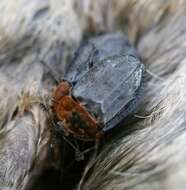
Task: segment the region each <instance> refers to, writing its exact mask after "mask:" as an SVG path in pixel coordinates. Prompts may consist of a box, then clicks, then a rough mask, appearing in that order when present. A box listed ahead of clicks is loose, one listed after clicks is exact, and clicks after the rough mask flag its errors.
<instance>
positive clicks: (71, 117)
mask: <svg viewBox="0 0 186 190" xmlns="http://www.w3.org/2000/svg"><path fill="white" fill-rule="evenodd" d="M71 88H72V87H71V85H70V84H69V83H68V82H66V81H65V82H61V83H60V84H59V85H58V86H57V88H56V90H55V92H54V95H53V99H54V101H53V111H54V112H55V114H56V116H57V118H58V119H59V120H60V121H62V123H63V125H64V130H66V132H68V133H70V134H72V135H73V136H74V137H75V138H77V139H79V140H82V141H98V140H99V139H98V138H100V136H101V126H100V124H99V123H98V122H97V121H96V119H95V118H94V117H93V116H91V114H90V113H89V112H88V111H87V110H86V108H85V107H84V106H82V105H81V103H80V102H78V101H76V100H74V99H73V98H72V97H71V96H70V91H71Z"/></svg>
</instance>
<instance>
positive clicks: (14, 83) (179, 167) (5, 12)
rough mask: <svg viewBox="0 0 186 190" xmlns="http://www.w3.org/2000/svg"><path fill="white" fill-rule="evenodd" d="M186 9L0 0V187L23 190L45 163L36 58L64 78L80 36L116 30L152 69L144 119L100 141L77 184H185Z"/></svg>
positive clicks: (44, 85)
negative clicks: (126, 35) (125, 37)
mask: <svg viewBox="0 0 186 190" xmlns="http://www.w3.org/2000/svg"><path fill="white" fill-rule="evenodd" d="M185 8H186V1H185V0H170V1H166V0H157V1H153V0H148V1H147V0H117V1H114V0H111V1H109V0H94V1H91V0H80V1H76V0H46V1H42V0H41V1H38V0H37V1H36V0H31V1H26V0H17V1H11V0H1V1H0V20H1V22H0V189H2V190H22V189H25V188H26V187H27V186H28V185H29V184H30V182H31V180H32V179H33V178H34V176H37V175H38V174H39V173H40V172H41V171H42V170H43V169H44V168H46V167H47V166H48V165H50V164H51V163H50V161H49V160H48V147H49V145H50V138H51V134H50V130H49V129H50V128H49V127H50V126H49V125H48V123H47V122H46V118H47V112H46V111H44V110H43V108H42V105H41V103H43V102H44V99H45V97H48V96H49V95H50V92H51V89H52V87H53V86H54V83H53V79H52V78H51V75H50V73H49V72H48V69H47V68H44V66H43V65H42V64H40V62H39V60H44V61H45V62H47V64H49V66H51V67H52V68H54V70H56V69H57V70H58V71H59V72H60V73H61V76H62V75H63V73H64V72H65V68H66V66H67V64H68V60H69V59H68V58H69V57H71V55H72V54H73V52H74V50H75V48H76V47H77V46H78V45H79V43H80V40H81V38H82V35H83V34H85V33H88V32H91V33H95V32H101V31H108V32H113V31H118V30H121V31H123V32H125V33H127V34H128V36H129V38H130V40H131V41H133V42H135V44H136V46H137V48H138V51H139V53H140V56H141V57H142V59H143V61H144V63H145V65H146V68H147V72H148V73H149V76H150V77H149V80H148V83H147V85H146V89H145V94H144V101H143V106H142V108H141V111H140V112H139V113H138V114H137V115H136V117H138V118H139V117H140V118H144V119H139V121H138V122H137V123H135V124H133V125H131V128H135V129H137V130H135V131H134V132H132V133H130V134H128V135H127V136H126V131H125V130H123V132H122V134H120V135H119V136H116V137H115V138H114V139H113V140H112V141H111V142H110V143H108V144H106V145H105V146H104V147H103V150H102V151H101V153H100V154H99V156H98V157H97V158H96V159H94V160H92V161H90V164H89V165H88V166H87V169H86V171H85V173H84V176H83V178H82V179H81V181H80V184H79V189H86V190H87V189H96V190H104V189H107V190H111V189H119V190H120V189H121V190H123V189H126V190H128V189H131V190H140V189H143V190H149V189H153V190H154V189H155V190H156V189H157V190H159V189H167V190H168V189H169V190H178V189H179V190H182V189H186V169H185V168H186V167H185V165H186V161H185V158H186V150H185V146H186V137H185V136H186V133H185V131H186V122H185V118H186V100H185V92H186V74H185V73H186V60H185V52H186V51H185V50H186V48H185V47H186V46H185V39H186V33H185V29H186V23H185V20H186V12H185ZM90 168H91V170H90ZM88 171H89V176H88V177H86V174H87V172H88ZM85 177H86V178H85Z"/></svg>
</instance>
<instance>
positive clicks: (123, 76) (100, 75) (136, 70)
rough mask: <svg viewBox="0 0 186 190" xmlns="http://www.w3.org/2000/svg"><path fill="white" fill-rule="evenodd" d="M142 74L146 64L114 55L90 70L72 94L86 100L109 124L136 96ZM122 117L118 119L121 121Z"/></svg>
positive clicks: (127, 56)
mask: <svg viewBox="0 0 186 190" xmlns="http://www.w3.org/2000/svg"><path fill="white" fill-rule="evenodd" d="M142 75H143V66H142V65H141V64H140V62H139V60H138V59H136V58H135V57H133V56H131V55H123V56H122V55H120V56H113V57H110V58H107V59H106V60H104V61H101V63H99V64H97V65H96V66H94V67H93V68H92V69H91V70H90V71H89V72H87V73H86V74H85V75H84V76H83V77H82V78H81V80H79V81H78V83H77V84H76V85H75V86H74V88H73V91H72V93H73V95H74V96H75V97H76V98H78V99H79V100H82V101H84V102H86V103H87V105H86V106H87V107H88V108H89V110H90V111H91V112H92V113H94V114H96V115H100V116H102V118H101V119H102V120H103V121H102V122H104V124H105V125H107V124H108V123H110V122H111V121H112V120H113V119H114V118H115V117H120V115H119V113H120V111H121V110H123V108H125V107H126V106H127V105H128V103H129V102H131V101H132V100H133V99H135V98H136V93H137V91H138V89H139V87H140V85H141V80H142ZM92 105H94V108H93V106H92ZM96 105H97V107H96V108H95V106H96ZM91 107H92V109H91ZM96 111H97V112H98V113H95V112H96ZM123 111H124V110H123ZM120 114H121V113H120ZM126 114H128V113H126ZM123 117H124V115H123ZM121 119H122V118H121ZM121 119H120V118H118V122H119V120H121ZM113 125H114V124H113ZM109 127H111V126H109Z"/></svg>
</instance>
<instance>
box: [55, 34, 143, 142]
mask: <svg viewBox="0 0 186 190" xmlns="http://www.w3.org/2000/svg"><path fill="white" fill-rule="evenodd" d="M143 75H144V65H143V64H142V63H141V61H140V59H139V56H138V54H137V52H136V50H135V49H134V47H133V46H132V45H131V44H130V43H129V41H128V39H127V37H126V36H124V35H122V34H118V33H116V34H104V35H100V36H97V37H93V38H90V39H89V40H87V42H85V43H84V44H82V45H81V46H80V47H79V49H78V50H77V52H76V53H75V56H74V59H73V61H72V62H71V63H70V64H69V67H68V69H67V72H66V73H65V76H64V78H63V81H62V82H61V83H60V84H59V85H58V86H57V88H56V89H55V91H54V94H53V100H54V101H53V106H52V107H53V111H54V113H55V115H56V116H57V119H58V120H59V121H61V122H62V125H63V130H64V131H65V132H66V133H69V134H72V135H73V136H74V137H75V138H76V139H78V140H81V141H99V139H100V137H101V134H102V133H103V132H105V131H108V130H110V129H112V128H114V127H116V126H118V124H119V123H120V122H121V121H122V120H123V119H124V118H126V117H127V116H128V115H129V114H131V113H133V112H134V111H135V110H136V108H137V106H138V105H139V103H140V97H141V93H142V91H143V87H142V83H143Z"/></svg>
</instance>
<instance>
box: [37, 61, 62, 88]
mask: <svg viewBox="0 0 186 190" xmlns="http://www.w3.org/2000/svg"><path fill="white" fill-rule="evenodd" d="M40 62H41V63H42V64H43V65H44V66H46V67H47V68H48V70H49V71H50V74H51V75H52V77H53V78H54V80H55V81H56V82H57V83H58V84H59V83H60V82H61V80H62V78H61V77H60V74H59V73H58V72H57V71H56V70H55V69H53V68H52V67H51V66H49V65H48V64H47V63H46V62H45V61H43V60H40Z"/></svg>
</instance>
